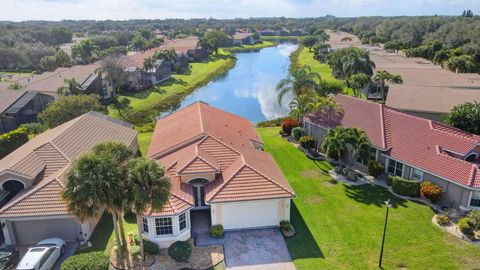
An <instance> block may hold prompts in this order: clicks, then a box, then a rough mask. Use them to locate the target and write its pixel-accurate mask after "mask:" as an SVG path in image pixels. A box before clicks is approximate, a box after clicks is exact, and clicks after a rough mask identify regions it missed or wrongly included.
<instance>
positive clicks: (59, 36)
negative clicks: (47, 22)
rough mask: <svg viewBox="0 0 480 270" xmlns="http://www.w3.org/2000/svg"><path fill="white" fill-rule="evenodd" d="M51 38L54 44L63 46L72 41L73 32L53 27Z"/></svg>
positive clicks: (64, 28)
mask: <svg viewBox="0 0 480 270" xmlns="http://www.w3.org/2000/svg"><path fill="white" fill-rule="evenodd" d="M51 32H52V37H53V39H54V44H56V45H58V44H63V43H68V42H71V41H72V37H73V32H72V30H71V29H70V28H68V27H65V26H55V27H52V30H51Z"/></svg>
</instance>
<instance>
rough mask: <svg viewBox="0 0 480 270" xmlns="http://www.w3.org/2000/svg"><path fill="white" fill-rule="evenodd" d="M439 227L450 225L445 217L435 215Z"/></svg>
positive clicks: (448, 219)
mask: <svg viewBox="0 0 480 270" xmlns="http://www.w3.org/2000/svg"><path fill="white" fill-rule="evenodd" d="M435 219H436V220H437V223H438V224H439V225H443V226H445V225H448V224H449V223H450V218H449V217H448V216H447V215H437V216H436V217H435Z"/></svg>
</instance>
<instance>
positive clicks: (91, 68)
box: [0, 62, 112, 100]
mask: <svg viewBox="0 0 480 270" xmlns="http://www.w3.org/2000/svg"><path fill="white" fill-rule="evenodd" d="M100 65H101V63H100V62H96V63H93V64H89V65H75V66H73V67H60V68H57V69H56V70H55V71H47V72H44V73H42V74H31V75H25V76H19V77H16V78H15V79H13V80H11V81H9V82H1V83H0V90H7V89H8V86H9V85H10V84H11V83H14V82H18V83H19V84H20V85H21V86H22V87H24V89H23V90H27V91H34V92H40V93H44V94H47V95H51V96H53V97H55V98H56V97H58V93H57V91H58V88H60V87H62V86H65V79H75V81H76V82H77V83H79V84H80V85H81V86H82V88H83V90H84V91H85V93H86V94H97V95H99V96H100V97H101V98H102V99H104V100H105V99H109V98H110V97H111V94H112V87H111V86H109V84H108V82H107V81H106V80H104V79H102V77H101V76H100V75H99V74H98V73H97V72H96V71H97V70H98V69H99V68H100Z"/></svg>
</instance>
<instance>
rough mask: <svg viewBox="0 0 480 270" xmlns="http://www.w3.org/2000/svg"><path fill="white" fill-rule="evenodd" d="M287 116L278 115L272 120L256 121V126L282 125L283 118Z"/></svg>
mask: <svg viewBox="0 0 480 270" xmlns="http://www.w3.org/2000/svg"><path fill="white" fill-rule="evenodd" d="M287 118H288V117H280V118H276V119H272V120H267V121H262V122H258V123H257V127H279V126H281V125H282V122H283V120H285V119H287Z"/></svg>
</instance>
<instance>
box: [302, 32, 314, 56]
mask: <svg viewBox="0 0 480 270" xmlns="http://www.w3.org/2000/svg"><path fill="white" fill-rule="evenodd" d="M317 42H318V37H316V36H306V37H304V38H303V40H302V44H303V45H304V46H305V47H307V48H308V51H310V52H311V51H312V47H313V46H314V45H315V44H316V43H317Z"/></svg>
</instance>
